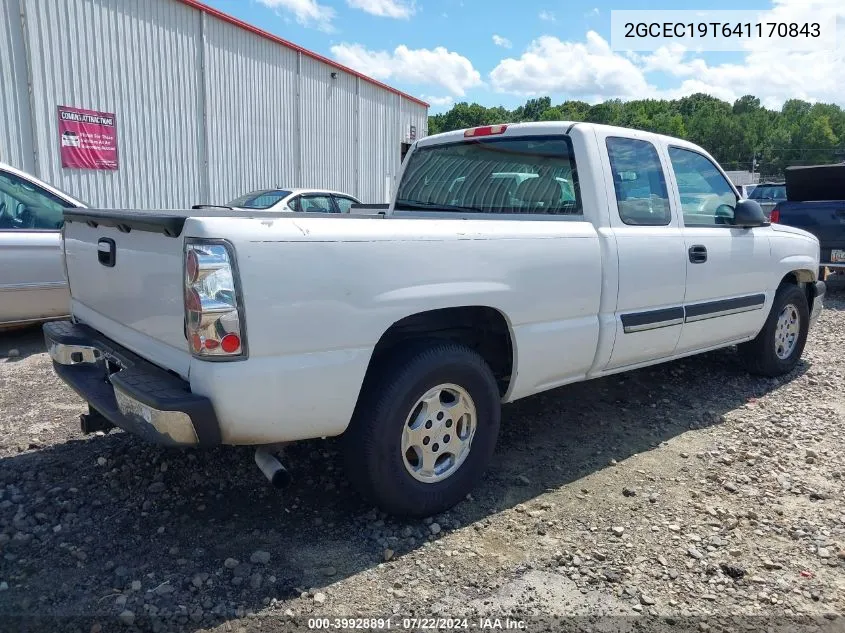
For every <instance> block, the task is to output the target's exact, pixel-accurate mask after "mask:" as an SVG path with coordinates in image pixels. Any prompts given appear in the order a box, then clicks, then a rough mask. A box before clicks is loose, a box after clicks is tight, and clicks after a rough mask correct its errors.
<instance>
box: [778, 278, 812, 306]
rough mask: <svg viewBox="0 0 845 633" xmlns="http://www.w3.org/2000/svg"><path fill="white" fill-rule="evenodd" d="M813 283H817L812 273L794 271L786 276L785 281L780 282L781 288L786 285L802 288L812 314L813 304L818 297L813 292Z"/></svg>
mask: <svg viewBox="0 0 845 633" xmlns="http://www.w3.org/2000/svg"><path fill="white" fill-rule="evenodd" d="M813 281H815V277H814V275H813V272H812V271H810V270H793V271H792V272H790V273H787V274H786V275H784V277H783V279H781V280H780V286H783V285H784V284H792V285H793V286H798V287H799V288H802V289H803V290H804V294H805V295H807V307H808V308H809V310H810V312H812V311H813V302H814V301H815V300H816V295H815V292H814V291H813V283H812V282H813ZM780 286H778V287H780Z"/></svg>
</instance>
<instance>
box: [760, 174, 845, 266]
mask: <svg viewBox="0 0 845 633" xmlns="http://www.w3.org/2000/svg"><path fill="white" fill-rule="evenodd" d="M786 195H787V199H786V201H785V202H780V203H778V205H777V206H776V207H775V208H774V210H773V211H772V215H771V218H770V219H771V221H772V222H776V223H779V224H785V225H787V226H794V227H797V228H800V229H804V230H805V231H808V232H810V233H812V234H813V235H815V236H816V237H817V238H818V239H819V244H820V247H821V259H820V266H821V268H820V269H819V279H824V278H825V273H826V271H825V269H828V270H829V271H830V272H834V273H837V274H840V275H845V163H843V164H839V165H817V166H815V167H789V168H787V170H786Z"/></svg>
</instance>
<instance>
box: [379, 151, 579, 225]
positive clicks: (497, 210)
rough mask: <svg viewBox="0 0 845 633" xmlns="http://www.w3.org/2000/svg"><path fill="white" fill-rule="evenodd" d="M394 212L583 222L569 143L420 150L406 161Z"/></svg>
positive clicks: (576, 175) (576, 177) (576, 174)
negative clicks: (528, 216)
mask: <svg viewBox="0 0 845 633" xmlns="http://www.w3.org/2000/svg"><path fill="white" fill-rule="evenodd" d="M395 210H396V211H432V212H469V213H494V214H540V215H555V216H568V217H574V218H577V219H582V217H583V210H582V207H581V195H580V191H579V188H578V172H577V169H576V165H575V157H574V155H573V152H572V144H571V141H570V140H569V138H568V137H565V136H530V137H526V136H520V137H518V138H516V137H515V138H507V137H496V138H476V139H468V140H466V141H462V142H456V143H448V144H442V145H432V146H428V147H425V146H423V147H419V148H417V149H416V150H415V151H414V152H412V153H411V155H410V157H409V159H408V165H407V167H406V168H405V172H404V175H403V177H402V181H401V182H400V183H399V188H398V190H397V193H396V202H395Z"/></svg>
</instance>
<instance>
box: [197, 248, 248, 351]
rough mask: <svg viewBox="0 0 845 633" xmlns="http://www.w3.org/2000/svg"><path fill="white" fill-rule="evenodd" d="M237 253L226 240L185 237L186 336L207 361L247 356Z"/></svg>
mask: <svg viewBox="0 0 845 633" xmlns="http://www.w3.org/2000/svg"><path fill="white" fill-rule="evenodd" d="M237 272H238V271H237V264H236V262H235V253H234V250H233V249H232V246H231V244H229V243H228V242H225V241H223V240H194V239H188V240H185V280H184V281H185V336H186V338H187V339H188V345H189V346H190V348H191V353H192V354H193V355H194V356H195V357H197V358H206V359H208V360H239V359H244V358H246V356H247V346H246V331H245V322H244V314H243V305H242V302H241V291H240V280H239V279H238V274H237Z"/></svg>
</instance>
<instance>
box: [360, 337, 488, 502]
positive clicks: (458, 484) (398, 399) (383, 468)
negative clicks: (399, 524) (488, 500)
mask: <svg viewBox="0 0 845 633" xmlns="http://www.w3.org/2000/svg"><path fill="white" fill-rule="evenodd" d="M500 415H501V407H500V396H499V390H498V387H497V384H496V379H495V377H494V376H493V373H492V372H491V371H490V368H489V367H488V365H487V363H486V362H484V359H483V358H481V356H480V355H479V354H477V353H476V352H475V351H473V350H471V349H469V348H468V347H465V346H463V345H458V344H455V343H448V342H443V343H441V342H432V343H429V344H424V345H415V346H414V347H413V348H411V349H408V350H405V351H404V352H403V353H400V354H398V355H394V356H393V357H391V358H390V359H389V360H387V361H384V362H382V363H380V366H379V368H378V369H377V370H376V371H375V372H374V375H373V376H368V379H367V383H366V384H365V386H364V390H363V392H362V394H361V398H360V399H359V402H358V406H357V407H356V410H355V414H354V416H353V420H352V422H351V424H350V426H349V429H348V430H347V431H346V433H345V434H344V438H343V447H344V448H343V450H344V461H345V463H346V468H347V472H348V474H349V477H350V479H351V480H352V481H353V483H354V484H355V485H356V487H357V488H358V489H359V490H360V491H361V492H362V493H363V494H364V495H366V496H367V497H368V498H370V499H371V500H372V501H374V502H375V503H376V505H378V506H379V507H380V508H382V509H383V510H384V511H386V512H388V513H390V514H396V515H405V516H417V517H424V516H430V515H433V514H437V513H438V512H442V511H443V510H446V509H448V508H450V507H452V506H453V505H455V504H456V503H458V502H459V501H460V500H461V499H463V498H464V497H465V496H466V494H467V493H468V492H469V491H470V490H471V489H472V487H473V486H474V485H475V484H476V483H477V482H478V480H479V479H480V478H481V476H482V475H483V473H484V470H485V469H486V468H487V465H488V464H489V462H490V459H491V457H492V455H493V450H494V448H495V445H496V438H497V436H498V433H499V422H500Z"/></svg>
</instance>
